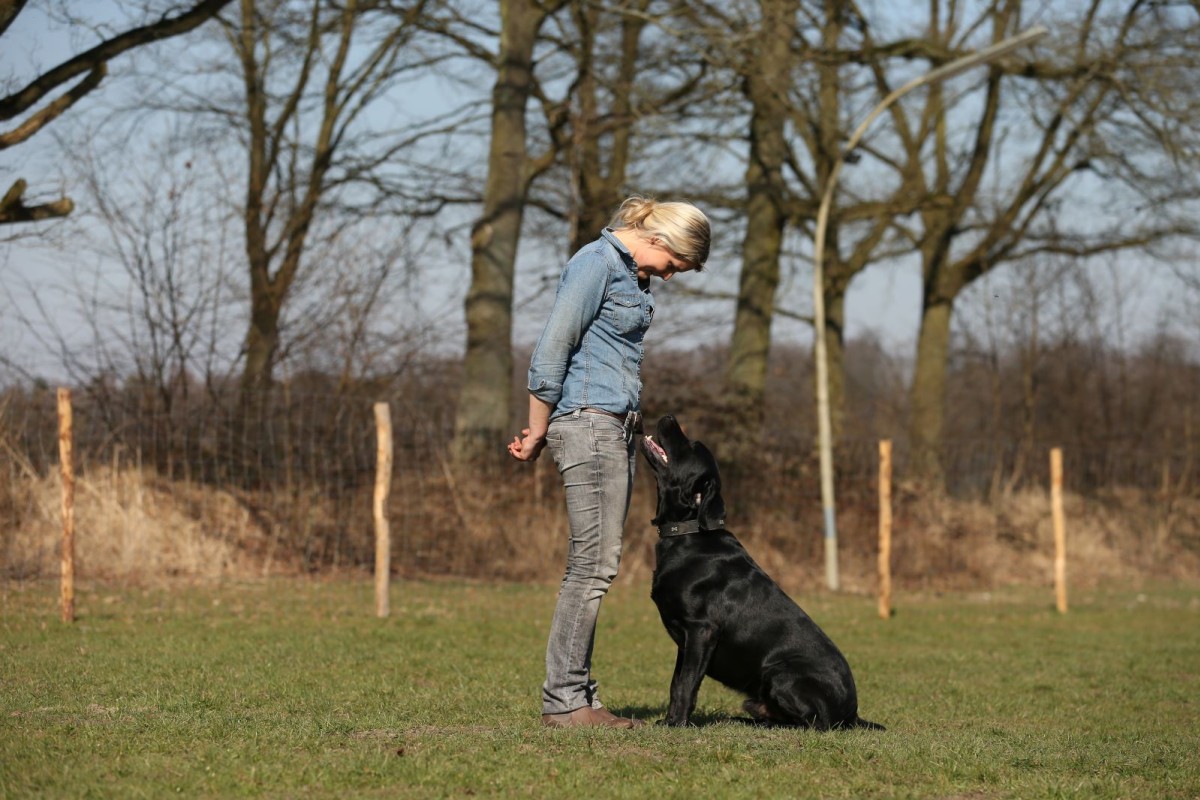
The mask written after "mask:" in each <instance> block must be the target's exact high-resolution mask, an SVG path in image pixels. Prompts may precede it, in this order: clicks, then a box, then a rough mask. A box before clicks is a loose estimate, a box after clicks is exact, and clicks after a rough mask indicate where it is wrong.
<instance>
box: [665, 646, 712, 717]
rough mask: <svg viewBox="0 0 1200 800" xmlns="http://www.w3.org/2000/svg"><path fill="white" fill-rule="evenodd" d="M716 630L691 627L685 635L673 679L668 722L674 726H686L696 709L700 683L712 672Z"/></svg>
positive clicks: (676, 657) (676, 660)
mask: <svg viewBox="0 0 1200 800" xmlns="http://www.w3.org/2000/svg"><path fill="white" fill-rule="evenodd" d="M716 642H717V637H716V631H714V630H713V629H712V628H706V627H696V628H688V629H686V630H685V631H684V634H683V644H681V645H680V646H679V653H678V654H677V655H676V656H675V674H674V675H673V676H672V677H671V704H670V705H669V706H668V707H667V718H666V719H665V720H664V722H665V723H666V724H667V725H671V726H677V727H679V726H684V725H687V724H688V720H689V719H690V718H691V716H692V712H693V711H694V710H695V709H696V696H697V695H698V694H699V693H700V682H701V681H703V680H704V673H705V672H707V671H708V661H709V659H710V658H712V654H713V650H714V649H715V648H716Z"/></svg>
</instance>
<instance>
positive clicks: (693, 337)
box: [0, 3, 1200, 375]
mask: <svg viewBox="0 0 1200 800" xmlns="http://www.w3.org/2000/svg"><path fill="white" fill-rule="evenodd" d="M106 7H107V4H105V3H93V4H89V11H94V12H97V13H99V12H101V11H102V10H103V9H105V8H106ZM89 42H90V39H89V38H88V37H86V36H81V35H79V34H78V33H74V34H73V33H72V32H69V31H61V30H58V31H55V30H52V29H51V28H50V26H49V25H48V22H47V19H46V17H45V16H44V15H43V14H41V13H40V12H39V11H38V10H37V9H36V8H33V9H31V10H29V11H26V12H25V13H24V14H23V15H22V16H21V17H20V18H19V19H18V22H17V23H16V25H14V27H13V29H11V30H10V31H9V33H8V34H7V35H6V36H5V47H4V48H3V50H0V78H4V77H8V76H14V80H17V81H19V80H20V79H21V78H25V79H27V78H28V76H29V75H30V70H29V67H30V65H31V64H38V65H42V66H46V65H49V64H53V63H57V61H59V60H60V59H62V58H64V57H66V56H67V55H68V54H70V53H72V52H78V51H79V49H81V48H82V47H83V46H85V45H87V44H88V43H89ZM14 45H15V46H14ZM121 61H122V60H118V63H116V64H114V68H113V70H112V71H113V73H114V74H113V77H111V78H110V79H109V80H108V81H106V83H105V85H104V86H103V87H102V88H101V90H99V92H98V93H96V95H95V96H93V97H89V98H87V99H85V100H84V101H83V103H81V104H80V106H78V107H77V110H74V111H73V112H71V113H72V114H74V115H75V117H74V118H73V119H72V120H71V122H70V123H68V124H69V125H70V126H72V130H77V128H76V127H74V126H75V125H76V123H78V122H79V121H80V120H83V119H84V118H85V116H86V115H95V114H98V113H101V110H102V108H103V106H104V104H105V103H106V102H107V101H108V100H109V99H112V98H113V97H116V96H118V95H119V94H120V93H121V92H123V91H126V90H127V89H128V85H127V84H122V75H121V72H122V63H121ZM448 91H452V89H448V87H447V85H446V84H444V83H440V84H435V83H433V82H426V83H424V84H418V85H415V86H410V87H409V88H408V94H406V96H405V97H404V100H403V103H402V105H403V106H406V107H411V108H425V107H430V108H436V107H439V104H444V103H445V102H447V92H448ZM65 121H66V120H65V118H64V122H65ZM67 127H68V125H67V124H64V125H62V126H61V130H62V131H63V132H66V130H67ZM55 132H56V131H55V129H54V128H53V126H52V128H50V129H47V130H46V131H43V132H42V133H40V134H38V135H37V136H35V137H34V138H33V139H32V140H30V142H28V143H25V144H22V145H20V146H18V147H16V148H12V149H10V150H8V151H0V176H4V178H5V180H6V181H7V183H6V184H5V187H4V188H7V186H8V184H9V183H11V180H12V179H13V178H15V177H17V176H20V177H25V178H27V179H28V180H29V181H30V184H31V187H32V188H33V189H34V190H35V191H38V192H39V193H40V194H52V193H55V192H58V191H64V192H66V193H67V194H70V195H72V196H74V197H76V199H80V195H81V193H80V192H78V191H76V190H75V189H74V188H72V187H70V186H66V185H65V184H64V179H63V178H61V177H60V170H59V161H60V159H59V154H58V150H57V143H56V141H55V139H56V136H55ZM101 156H102V157H104V158H106V159H107V158H111V159H128V158H131V157H136V148H135V152H132V153H131V152H130V151H129V150H123V151H114V152H110V153H103V154H101ZM13 233H17V234H20V233H21V231H20V230H16V231H13V230H11V229H10V230H2V229H0V237H8V236H10V235H11V234H13ZM52 235H53V232H52ZM715 236H716V237H717V238H718V239H720V238H721V236H722V231H720V230H717V231H715ZM724 244H725V245H726V246H725V248H724V249H725V250H727V251H730V252H736V250H737V246H738V243H737V242H730V241H728V240H726V242H724ZM464 245H465V242H464V241H462V240H461V239H460V240H458V241H456V242H453V243H451V245H450V246H449V248H448V251H447V253H446V256H445V257H446V259H447V262H446V263H445V264H444V265H442V266H439V267H438V269H439V271H440V272H439V279H438V280H434V281H428V282H426V281H421V282H420V289H419V291H420V292H421V296H419V297H414V298H410V301H409V302H411V308H410V309H407V310H406V313H410V314H415V315H418V316H420V315H425V316H427V317H428V318H429V320H430V321H431V324H436V325H439V326H441V327H442V329H443V330H444V331H445V333H446V336H444V337H442V338H443V340H444V341H446V342H450V343H451V344H450V347H451V348H452V347H453V344H452V343H453V342H456V341H457V342H461V330H462V319H461V304H462V297H463V296H464V295H465V291H466V282H467V280H468V279H469V269H468V266H467V260H466V249H465V246H464ZM547 249H551V250H556V252H546V251H545V250H547ZM557 250H558V248H539V246H538V245H537V244H536V243H534V242H532V241H531V242H529V243H528V244H525V243H523V251H522V257H521V263H520V265H519V277H518V287H517V292H516V295H517V298H518V303H520V304H521V307H520V309H519V313H518V317H517V318H518V324H517V329H516V331H515V334H514V338H515V340H516V342H517V343H518V344H522V343H528V342H530V341H532V339H533V338H535V337H536V335H537V332H538V330H539V329H540V325H541V321H542V320H543V319H544V316H545V313H546V312H547V311H548V309H549V303H550V299H551V298H550V295H549V294H548V293H547V292H540V293H538V292H536V291H534V287H536V286H538V285H540V283H539V281H538V278H539V277H541V276H545V275H548V274H551V275H552V274H554V273H555V272H556V271H557V269H558V267H559V262H560V261H561V258H562V256H561V253H560V252H557ZM738 266H739V265H738V264H737V263H736V262H732V261H730V262H726V263H719V262H716V261H714V262H713V263H711V264H710V266H709V269H708V270H706V272H705V273H704V274H703V275H694V276H684V277H683V278H681V279H679V280H681V281H687V282H688V284H689V285H691V286H693V287H694V288H699V289H709V290H713V291H719V292H726V293H729V292H733V291H735V290H736V280H737V270H738ZM784 272H785V277H784V283H783V285H782V286H781V293H780V302H779V304H780V305H781V306H783V307H785V308H788V309H789V310H792V311H794V312H795V313H798V314H807V313H809V309H810V308H811V285H810V283H809V281H810V278H809V274H810V273H809V271H808V268H807V266H806V265H802V264H788V265H785V270H784ZM117 273H119V270H115V269H110V268H108V267H106V265H105V264H104V263H103V261H102V260H100V259H98V257H96V256H95V255H93V254H82V253H79V252H77V251H75V250H73V249H72V248H70V247H65V248H63V247H53V246H47V245H46V244H45V243H43V242H37V241H35V240H33V239H26V238H17V239H16V240H15V241H9V242H7V243H4V242H3V241H2V240H0V281H3V283H4V285H5V287H6V292H5V293H3V294H0V349H2V350H3V352H5V353H7V354H9V357H10V358H14V359H17V360H18V361H19V362H20V363H22V364H23V365H27V366H28V368H29V369H30V370H31V371H33V372H35V373H37V374H43V375H48V374H53V372H54V371H55V369H56V366H55V365H56V363H57V356H56V355H55V354H54V353H53V352H48V351H47V349H46V348H45V347H44V346H43V345H42V344H41V343H39V341H38V339H37V337H36V336H34V335H31V333H30V332H29V331H28V330H27V329H25V327H24V325H23V324H21V323H20V322H19V321H18V320H17V317H18V316H19V313H20V312H24V313H26V314H28V313H30V312H31V310H32V308H33V306H32V301H31V297H30V292H35V293H37V294H38V296H39V297H40V298H41V300H42V302H43V303H44V304H45V306H46V308H47V309H49V314H50V316H51V317H52V318H53V319H54V322H55V324H56V325H57V327H58V328H59V329H60V330H61V331H62V332H63V333H64V334H65V335H66V336H67V337H68V338H69V339H71V340H77V341H79V342H81V343H84V344H86V343H87V342H88V341H89V339H90V337H92V332H91V331H90V330H89V328H88V327H87V325H86V324H84V321H83V320H82V319H81V318H79V317H78V315H77V309H76V308H73V304H72V303H70V302H67V301H65V300H64V299H63V295H62V293H61V291H59V290H61V288H62V287H64V286H65V285H67V284H68V283H70V282H71V281H73V280H77V279H79V277H80V276H83V275H87V276H90V278H89V279H92V280H101V281H103V280H106V279H111V280H112V281H113V282H114V283H119V280H120V279H119V278H118V277H117ZM1096 274H1097V276H1098V281H1099V283H1100V285H1101V292H1100V294H1101V295H1102V296H1103V297H1105V298H1106V301H1105V302H1107V303H1108V304H1109V308H1108V310H1107V311H1106V313H1107V314H1109V315H1110V316H1111V318H1112V320H1113V325H1112V326H1111V327H1110V328H1109V329H1110V330H1117V329H1119V330H1121V331H1122V332H1123V336H1124V337H1125V338H1126V339H1127V340H1129V341H1130V342H1133V341H1136V340H1137V339H1138V338H1139V337H1142V336H1145V335H1147V334H1149V333H1153V332H1154V331H1156V330H1158V329H1160V328H1161V327H1162V326H1163V325H1164V321H1165V323H1166V324H1167V325H1169V326H1170V327H1172V329H1174V330H1177V332H1179V333H1180V334H1181V335H1184V336H1196V335H1197V334H1198V333H1200V332H1198V331H1196V329H1195V327H1194V323H1193V322H1192V321H1191V320H1192V319H1193V318H1194V316H1193V315H1192V313H1191V312H1192V311H1193V310H1194V306H1190V305H1189V303H1190V302H1192V301H1191V300H1190V299H1189V298H1187V297H1185V296H1183V295H1181V293H1180V291H1179V286H1178V284H1177V283H1176V282H1175V281H1173V280H1172V279H1171V278H1170V277H1169V273H1168V272H1167V271H1166V270H1165V269H1163V268H1161V267H1158V266H1153V265H1151V264H1149V263H1148V262H1146V261H1145V260H1143V259H1139V258H1137V257H1133V256H1131V257H1129V258H1126V259H1122V260H1119V261H1117V262H1115V263H1112V264H1109V265H1106V266H1105V267H1104V268H1103V269H1100V270H1097V272H1096ZM55 287H58V290H56V288H55ZM1022 291H1023V287H1022V284H1021V278H1020V276H1019V275H1017V274H1015V273H1013V272H1012V271H1008V270H1000V271H997V274H996V275H994V276H993V277H990V278H989V279H988V280H987V282H986V284H985V283H980V284H979V285H978V286H976V287H974V289H973V290H972V292H971V297H970V298H968V300H967V301H965V302H964V303H963V304H962V306H961V307H960V309H959V316H960V317H961V318H962V320H963V324H972V320H979V319H983V318H985V317H986V313H987V308H986V307H987V305H988V304H989V303H991V304H993V305H996V304H1001V303H1003V301H1004V299H1005V297H1006V296H1013V297H1015V296H1017V295H1019V294H1020V293H1021V292H1022ZM664 294H665V295H667V296H666V297H665V298H664V299H665V300H666V303H665V304H664V306H663V310H664V312H665V313H663V314H660V315H659V319H660V322H659V324H658V325H656V330H655V332H654V334H653V335H655V336H663V337H665V338H672V339H677V340H685V341H694V342H697V343H700V342H706V341H722V340H725V339H726V338H727V334H728V331H729V328H730V325H731V319H732V305H731V304H730V303H728V302H724V303H709V304H706V305H705V306H704V311H703V313H702V314H701V315H700V317H701V319H700V322H699V323H697V322H696V321H695V320H696V316H697V315H696V314H683V313H680V314H673V313H672V309H673V308H677V307H678V306H677V302H678V301H677V300H676V299H675V298H672V297H670V296H669V293H664ZM920 296H921V282H920V275H919V266H918V264H917V263H916V261H915V259H911V258H909V259H901V260H900V261H897V262H893V263H889V264H886V265H879V266H875V267H872V268H870V269H868V270H867V271H866V273H864V274H863V275H861V276H860V277H859V278H858V279H857V280H856V281H855V282H854V283H853V284H852V286H851V288H850V292H849V295H848V298H847V307H846V310H847V330H846V332H847V334H848V336H849V337H851V338H855V337H858V336H862V335H866V334H871V335H874V336H877V337H878V338H879V339H880V340H881V341H882V342H883V343H884V345H885V346H886V347H887V348H888V349H889V350H890V351H891V352H893V353H895V354H897V355H900V356H907V355H909V354H911V351H912V349H913V346H914V343H915V339H916V333H917V328H918V322H919V314H920ZM523 299H527V300H528V302H522V300H523ZM775 335H776V338H777V339H779V340H790V341H807V340H808V339H809V337H810V331H809V329H808V327H807V326H805V325H804V324H802V323H800V322H796V321H793V320H789V319H786V318H779V319H778V320H777V322H776V324H775Z"/></svg>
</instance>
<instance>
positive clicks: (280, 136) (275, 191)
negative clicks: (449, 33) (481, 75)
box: [191, 0, 426, 392]
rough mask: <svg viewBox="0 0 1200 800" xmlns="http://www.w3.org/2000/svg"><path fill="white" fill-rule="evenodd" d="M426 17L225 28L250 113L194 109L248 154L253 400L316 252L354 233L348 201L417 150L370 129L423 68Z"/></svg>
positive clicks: (347, 14)
mask: <svg viewBox="0 0 1200 800" xmlns="http://www.w3.org/2000/svg"><path fill="white" fill-rule="evenodd" d="M425 6H426V3H425V0H416V2H413V3H412V4H409V5H405V6H394V5H393V4H390V3H378V2H366V1H364V2H359V1H358V0H349V1H348V2H345V3H341V4H337V5H330V4H328V3H325V2H321V0H306V1H305V2H299V1H298V2H287V3H261V2H259V0H240V2H239V10H240V14H239V16H238V17H237V19H230V20H223V24H224V29H225V33H226V39H227V41H228V43H229V44H230V45H231V46H232V47H233V51H234V53H235V55H236V58H237V63H238V66H239V72H240V80H241V84H242V98H241V107H240V108H235V107H231V106H222V105H216V104H213V103H210V102H206V101H205V100H204V99H203V98H196V99H194V100H193V101H192V105H191V107H192V109H193V110H197V111H201V112H206V113H209V114H212V115H214V116H216V117H218V118H221V119H225V120H229V121H234V122H235V124H236V125H237V126H238V127H239V129H240V135H241V136H242V140H243V144H244V148H245V157H246V160H247V164H246V171H245V186H244V192H245V201H244V204H243V207H242V217H243V224H244V228H245V247H246V264H247V267H248V276H249V290H250V303H249V305H250V319H249V324H248V328H247V332H246V337H245V341H244V345H243V348H244V353H245V363H244V366H243V371H242V379H241V386H242V389H243V391H244V392H260V391H262V390H265V389H267V388H268V387H269V386H270V384H271V381H272V372H273V368H274V365H275V362H276V360H277V358H278V355H279V347H280V320H281V314H282V311H283V309H284V306H285V304H286V302H287V300H288V297H289V295H290V293H291V291H292V288H293V286H294V284H295V282H296V280H297V277H298V276H299V275H300V272H301V266H302V264H303V263H304V259H305V253H306V249H307V248H308V246H309V245H310V244H311V240H312V239H313V238H314V237H316V236H324V237H336V236H337V233H338V230H339V229H340V227H341V226H343V225H345V224H347V220H346V219H339V218H338V217H337V216H336V215H335V214H333V213H332V209H334V208H335V207H336V204H337V203H338V202H339V200H346V199H348V198H349V197H350V196H352V195H353V194H354V191H355V190H356V188H361V187H367V190H371V189H372V182H373V180H374V177H375V174H376V172H377V171H378V170H379V169H380V168H381V167H382V166H384V165H386V164H387V163H388V161H389V159H391V158H393V157H394V156H395V154H397V153H399V152H402V151H403V150H404V148H406V147H408V146H410V145H411V144H412V143H413V141H414V136H415V134H411V133H410V135H404V134H402V133H400V132H397V131H387V132H386V133H385V132H381V131H378V130H374V131H372V130H370V129H369V126H368V125H367V123H366V122H365V117H366V112H367V109H368V108H369V107H370V106H371V104H372V102H373V101H375V100H377V99H378V98H380V97H381V96H383V95H385V94H386V93H387V92H388V91H389V90H391V88H392V87H393V85H394V83H395V80H396V78H397V76H398V75H400V74H402V73H404V72H406V71H408V70H412V69H415V68H416V66H417V65H419V64H420V63H422V62H421V59H420V58H416V59H415V62H416V64H414V63H413V62H410V61H408V60H406V58H405V56H406V55H407V53H406V46H407V45H408V44H409V43H410V42H411V40H412V38H413V36H414V35H415V34H416V33H417V31H418V26H417V25H416V20H417V19H418V18H419V17H420V15H421V14H423V13H424V9H425Z"/></svg>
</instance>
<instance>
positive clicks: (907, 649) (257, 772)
mask: <svg viewBox="0 0 1200 800" xmlns="http://www.w3.org/2000/svg"><path fill="white" fill-rule="evenodd" d="M2 592H3V595H2V598H0V611H2V613H3V618H2V621H0V796H3V797H30V796H37V797H73V798H75V797H163V796H166V795H181V796H187V797H237V796H262V797H298V796H303V797H415V798H420V797H463V796H506V797H507V796H532V797H570V796H576V797H584V796H589V797H593V796H603V797H653V796H662V797H675V796H680V797H819V798H838V797H854V798H858V797H920V798H928V797H955V798H973V799H980V798H1001V797H1012V798H1037V797H1087V798H1126V797H1150V798H1155V799H1156V800H1158V798H1195V797H1198V796H1200V758H1198V757H1197V750H1198V749H1200V593H1198V592H1196V591H1195V590H1190V589H1186V588H1181V587H1171V586H1167V587H1159V588H1154V589H1143V590H1141V591H1140V592H1139V591H1132V590H1130V591H1126V590H1105V591H1101V590H1095V591H1090V592H1077V593H1076V595H1074V596H1073V597H1072V610H1071V612H1070V614H1068V615H1066V616H1059V615H1057V614H1056V613H1054V611H1053V608H1052V597H1051V596H1050V593H1048V592H1044V591H1039V592H1036V593H1035V592H1034V591H1032V590H1027V589H1026V590H1006V591H1004V592H999V593H993V594H991V595H980V594H952V595H942V596H934V595H929V596H917V597H912V596H902V597H900V598H899V600H900V602H899V613H898V614H897V615H896V616H895V617H894V618H893V619H891V620H890V621H887V622H884V621H881V620H879V619H877V618H876V617H875V613H874V605H873V602H872V601H871V600H870V599H868V598H866V597H861V596H860V597H854V596H832V595H828V594H818V593H805V594H801V595H799V599H800V600H801V602H802V603H803V604H804V605H805V607H806V608H807V609H808V611H809V612H810V614H812V615H813V616H814V617H815V618H816V619H817V620H818V621H819V622H820V623H821V624H822V626H823V627H824V628H825V629H826V631H828V632H829V633H830V634H831V636H832V637H833V638H834V640H835V641H837V642H838V643H839V644H840V645H841V647H842V649H843V650H844V651H845V652H846V654H847V656H848V658H849V660H850V662H851V665H852V666H853V667H854V669H855V674H856V678H857V681H858V686H859V695H860V699H861V711H862V714H863V716H865V717H867V718H869V719H872V720H876V721H879V722H882V723H884V724H886V725H887V726H888V731H887V732H886V733H874V732H866V731H853V732H838V733H831V734H819V733H813V732H808V731H795V730H765V729H759V728H754V727H750V726H748V725H745V724H744V723H743V722H741V721H739V720H740V719H741V717H742V714H741V712H740V700H739V698H738V697H736V696H735V695H733V694H732V693H730V692H728V691H727V690H725V689H723V688H722V687H720V686H718V685H716V684H715V683H711V682H708V683H706V684H705V686H704V688H703V689H702V691H701V695H700V712H701V713H700V714H699V715H698V720H699V722H700V723H701V724H700V726H699V727H695V728H689V729H682V730H679V729H666V728H662V727H657V726H648V727H646V728H643V729H640V730H637V731H614V730H578V731H549V730H544V729H542V728H541V727H540V726H539V724H538V714H539V713H540V712H539V702H538V700H539V687H540V683H541V679H542V654H543V649H544V646H545V635H546V631H547V628H548V625H549V618H550V614H551V611H552V606H553V602H554V593H555V590H554V588H553V587H552V586H547V585H541V586H528V585H498V586H492V585H472V584H461V583H455V584H451V583H416V582H405V583H400V584H396V585H394V586H393V595H392V607H393V615H392V616H391V617H390V618H389V619H386V620H377V619H375V618H374V617H373V616H372V609H373V602H372V597H371V587H370V585H369V584H368V583H367V582H366V581H362V582H348V581H322V582H317V581H301V580H293V581H284V580H279V581H268V582H260V583H247V584H225V585H221V586H219V587H218V586H214V587H208V588H204V587H199V588H198V587H189V588H174V589H169V590H168V589H155V590H140V589H139V590H127V589H110V588H105V587H102V586H91V587H84V588H83V589H82V590H81V591H80V593H79V597H78V608H79V620H78V622H76V623H75V624H74V625H64V624H62V623H60V622H59V621H58V619H57V610H56V597H55V589H54V587H53V586H50V585H47V584H37V585H26V586H24V587H19V586H17V585H15V584H11V583H10V584H8V585H7V586H6V587H4V588H3V589H2ZM647 595H648V591H647V587H646V586H645V585H644V584H632V585H628V584H626V585H618V586H617V587H616V588H614V590H613V591H612V593H611V594H610V595H609V597H608V599H607V600H606V601H605V607H604V612H603V614H602V615H601V623H600V630H599V633H598V641H597V650H596V659H595V665H594V666H595V671H596V673H597V675H598V676H599V678H600V679H601V681H602V695H603V696H604V697H605V699H606V702H607V704H608V705H609V706H610V707H611V708H613V709H614V710H617V711H619V712H624V713H634V714H636V715H638V716H641V717H646V718H657V717H660V716H661V715H662V713H663V711H664V708H665V703H666V696H667V686H668V684H669V681H670V675H671V669H672V666H673V661H674V655H673V650H672V646H671V644H670V642H669V640H668V639H667V637H666V634H665V633H664V632H663V631H662V629H661V625H660V623H659V622H658V618H657V614H656V612H655V610H654V607H653V605H652V604H651V603H650V601H649V598H648V596H647Z"/></svg>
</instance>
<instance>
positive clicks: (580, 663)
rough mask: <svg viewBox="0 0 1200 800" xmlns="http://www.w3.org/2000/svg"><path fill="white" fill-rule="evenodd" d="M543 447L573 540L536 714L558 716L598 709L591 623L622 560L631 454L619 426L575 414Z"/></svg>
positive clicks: (558, 422)
mask: <svg viewBox="0 0 1200 800" xmlns="http://www.w3.org/2000/svg"><path fill="white" fill-rule="evenodd" d="M546 444H547V446H548V447H549V449H550V453H551V455H552V456H553V457H554V463H555V464H557V465H558V472H559V474H560V475H561V476H562V480H563V488H564V489H565V491H566V496H567V521H568V524H569V526H570V537H571V538H570V541H569V543H568V546H567V571H566V575H565V576H564V577H563V581H562V586H561V588H560V589H559V592H558V605H557V606H556V607H555V609H554V619H553V621H552V622H551V623H550V639H549V641H548V642H547V644H546V683H545V684H544V685H543V686H542V713H543V714H563V713H566V712H568V711H574V710H575V709H577V708H582V707H583V706H586V705H591V704H592V703H593V702H597V701H596V681H595V680H594V679H593V678H592V645H593V644H594V642H595V637H596V619H597V617H598V616H599V614H600V601H601V600H602V599H603V598H604V595H605V594H606V593H607V592H608V587H609V586H610V585H611V584H612V582H613V578H615V577H616V576H617V566H618V565H619V564H620V561H621V534H622V532H623V530H624V528H625V515H626V514H627V513H628V512H629V496H630V491H631V489H632V487H633V471H634V464H635V463H636V458H635V455H636V453H635V450H634V447H633V442H632V441H631V438H626V432H625V428H624V426H623V425H622V423H621V421H620V420H618V419H615V418H613V417H608V416H604V415H603V414H593V413H588V412H581V411H575V412H573V413H571V414H568V415H566V416H563V417H559V418H557V419H555V420H554V421H553V422H551V423H550V429H549V430H548V431H547V433H546Z"/></svg>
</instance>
